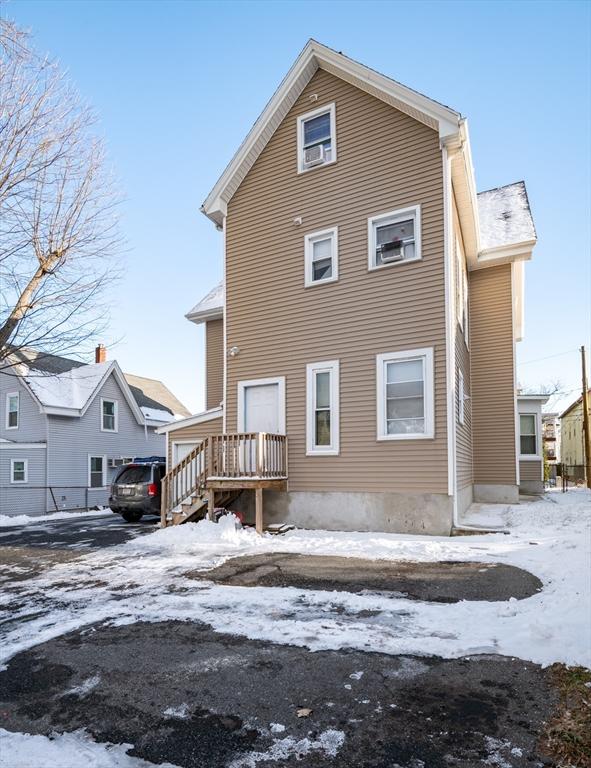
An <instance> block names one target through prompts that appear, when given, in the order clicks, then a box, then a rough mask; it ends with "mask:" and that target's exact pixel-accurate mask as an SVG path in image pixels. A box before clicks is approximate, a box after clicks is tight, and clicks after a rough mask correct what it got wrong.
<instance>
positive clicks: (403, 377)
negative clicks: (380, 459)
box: [376, 347, 435, 440]
mask: <svg viewBox="0 0 591 768" xmlns="http://www.w3.org/2000/svg"><path fill="white" fill-rule="evenodd" d="M376 365H377V371H376V378H377V398H378V402H377V416H378V435H377V437H378V440H414V439H420V438H432V437H433V436H434V430H435V427H434V402H433V401H434V393H433V349H432V348H430V347H428V348H424V349H413V350H408V351H404V352H387V353H384V354H381V355H377V357H376Z"/></svg>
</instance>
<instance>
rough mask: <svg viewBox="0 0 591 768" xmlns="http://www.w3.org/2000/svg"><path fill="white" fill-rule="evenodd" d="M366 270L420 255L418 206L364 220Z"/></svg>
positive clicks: (413, 258)
mask: <svg viewBox="0 0 591 768" xmlns="http://www.w3.org/2000/svg"><path fill="white" fill-rule="evenodd" d="M368 246H369V257H368V266H369V269H381V268H382V267H389V266H391V265H393V264H400V263H401V262H405V261H417V260H418V259H420V258H421V209H420V207H419V206H418V205H415V206H413V207H412V208H402V209H400V210H398V211H390V213H382V214H380V215H379V216H372V218H370V219H369V220H368Z"/></svg>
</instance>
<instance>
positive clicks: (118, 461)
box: [107, 459, 127, 468]
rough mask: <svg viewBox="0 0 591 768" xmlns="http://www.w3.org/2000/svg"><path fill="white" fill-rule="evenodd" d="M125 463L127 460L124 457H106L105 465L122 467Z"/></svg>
mask: <svg viewBox="0 0 591 768" xmlns="http://www.w3.org/2000/svg"><path fill="white" fill-rule="evenodd" d="M125 463H127V462H126V461H125V460H124V459H107V466H108V467H110V468H113V467H122V466H123V464H125Z"/></svg>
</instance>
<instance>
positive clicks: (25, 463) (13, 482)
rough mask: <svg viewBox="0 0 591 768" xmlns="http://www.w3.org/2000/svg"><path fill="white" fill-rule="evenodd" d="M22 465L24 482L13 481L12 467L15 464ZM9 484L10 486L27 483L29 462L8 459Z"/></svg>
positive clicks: (26, 460)
mask: <svg viewBox="0 0 591 768" xmlns="http://www.w3.org/2000/svg"><path fill="white" fill-rule="evenodd" d="M17 462H18V463H19V464H20V463H21V462H22V463H23V464H24V465H25V479H24V480H15V479H14V465H15V464H16V463H17ZM10 482H11V483H12V485H24V484H25V483H28V482H29V460H28V459H10Z"/></svg>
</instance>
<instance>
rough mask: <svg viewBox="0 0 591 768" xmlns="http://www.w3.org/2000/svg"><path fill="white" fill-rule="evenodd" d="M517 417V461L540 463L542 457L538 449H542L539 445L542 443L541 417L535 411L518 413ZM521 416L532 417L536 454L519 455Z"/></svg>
mask: <svg viewBox="0 0 591 768" xmlns="http://www.w3.org/2000/svg"><path fill="white" fill-rule="evenodd" d="M518 415H519V417H520V420H519V461H541V460H542V459H543V456H542V454H541V453H540V448H542V445H541V443H542V442H543V441H541V440H540V434H541V422H542V417H541V416H540V414H539V413H537V412H536V411H519V414H518ZM521 416H533V417H534V430H535V438H536V452H535V453H521Z"/></svg>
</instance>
